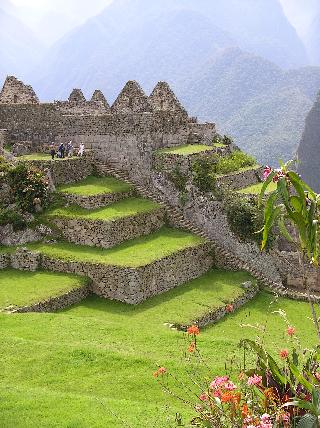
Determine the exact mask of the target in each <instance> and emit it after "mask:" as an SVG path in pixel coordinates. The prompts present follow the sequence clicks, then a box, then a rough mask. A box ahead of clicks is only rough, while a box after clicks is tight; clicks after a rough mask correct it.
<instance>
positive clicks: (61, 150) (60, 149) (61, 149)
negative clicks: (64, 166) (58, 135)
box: [58, 143, 65, 158]
mask: <svg viewBox="0 0 320 428" xmlns="http://www.w3.org/2000/svg"><path fill="white" fill-rule="evenodd" d="M64 152H65V147H64V144H63V143H61V144H60V146H59V149H58V153H59V158H64Z"/></svg>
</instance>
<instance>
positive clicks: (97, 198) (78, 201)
mask: <svg viewBox="0 0 320 428" xmlns="http://www.w3.org/2000/svg"><path fill="white" fill-rule="evenodd" d="M61 195H63V197H64V198H65V199H66V200H67V202H68V203H69V204H74V205H79V206H80V207H82V208H86V209H88V210H91V209H94V208H101V207H105V206H107V205H111V204H113V203H115V202H118V201H121V200H122V199H126V198H131V197H132V196H134V195H135V191H134V189H133V188H132V190H129V191H128V192H117V193H100V194H98V195H89V196H83V195H75V194H71V193H70V194H68V193H61Z"/></svg>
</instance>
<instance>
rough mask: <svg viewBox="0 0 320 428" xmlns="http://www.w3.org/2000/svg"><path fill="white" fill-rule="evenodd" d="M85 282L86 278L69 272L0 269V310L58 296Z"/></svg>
mask: <svg viewBox="0 0 320 428" xmlns="http://www.w3.org/2000/svg"><path fill="white" fill-rule="evenodd" d="M86 282H87V280H86V278H84V277H80V276H77V275H71V274H61V273H53V272H44V271H38V272H22V271H18V270H13V269H6V270H0V310H1V309H4V308H7V307H9V306H17V307H21V306H26V305H30V304H32V303H37V302H39V301H41V300H45V299H47V298H49V297H55V296H59V295H61V294H64V293H67V292H68V291H70V290H73V289H74V288H77V287H82V286H84V285H85V284H86Z"/></svg>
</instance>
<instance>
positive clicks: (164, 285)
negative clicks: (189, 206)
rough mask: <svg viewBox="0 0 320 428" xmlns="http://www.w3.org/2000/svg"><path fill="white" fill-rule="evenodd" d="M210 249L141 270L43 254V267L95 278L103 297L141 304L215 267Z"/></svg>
mask: <svg viewBox="0 0 320 428" xmlns="http://www.w3.org/2000/svg"><path fill="white" fill-rule="evenodd" d="M209 250H210V245H209V244H202V245H199V246H197V247H192V248H187V249H185V250H182V251H179V252H177V253H174V254H172V255H171V256H168V257H166V258H163V259H161V260H158V261H155V262H153V263H150V264H149V265H146V266H141V267H137V268H129V267H118V266H110V265H105V264H93V263H88V262H78V261H65V260H57V259H53V258H51V257H49V256H46V255H42V268H43V269H46V270H51V271H56V272H67V273H76V274H80V275H85V276H88V277H89V278H91V279H92V291H93V292H94V293H96V294H98V295H99V296H101V297H104V298H107V299H111V300H119V301H121V302H125V303H129V304H138V303H140V302H142V301H144V300H146V299H147V298H149V297H152V296H155V295H158V294H160V293H163V292H165V291H167V290H169V289H171V288H174V287H176V286H178V285H181V284H183V283H185V282H187V281H190V280H192V279H194V278H197V277H199V276H201V275H203V274H204V273H205V272H207V271H208V270H209V269H210V268H211V267H212V265H213V259H212V257H211V256H210V255H209Z"/></svg>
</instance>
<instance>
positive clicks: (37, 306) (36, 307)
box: [10, 285, 90, 313]
mask: <svg viewBox="0 0 320 428" xmlns="http://www.w3.org/2000/svg"><path fill="white" fill-rule="evenodd" d="M89 294H90V289H89V287H88V286H87V285H86V286H84V287H77V288H75V289H73V290H70V291H68V292H67V293H65V294H62V295H61V296H57V297H50V298H49V299H46V300H43V301H41V302H38V303H34V304H32V305H28V306H23V307H21V308H17V309H13V310H11V311H10V312H11V313H27V312H56V311H59V310H61V309H64V308H67V307H69V306H72V305H75V304H76V303H79V302H81V301H82V300H83V299H85V298H86V297H87V296H88V295H89Z"/></svg>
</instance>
